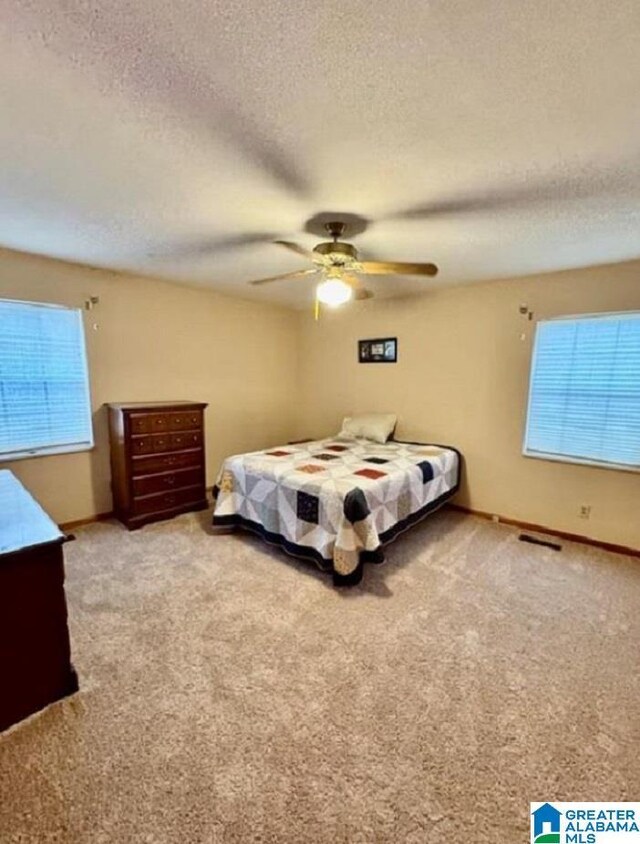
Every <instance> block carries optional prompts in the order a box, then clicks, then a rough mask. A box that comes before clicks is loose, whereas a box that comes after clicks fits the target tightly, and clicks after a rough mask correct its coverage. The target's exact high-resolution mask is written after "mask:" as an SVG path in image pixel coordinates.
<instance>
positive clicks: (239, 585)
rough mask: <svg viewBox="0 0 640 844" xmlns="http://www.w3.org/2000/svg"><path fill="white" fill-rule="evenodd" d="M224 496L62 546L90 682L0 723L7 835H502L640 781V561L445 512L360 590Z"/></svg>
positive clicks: (391, 554)
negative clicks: (223, 524)
mask: <svg viewBox="0 0 640 844" xmlns="http://www.w3.org/2000/svg"><path fill="white" fill-rule="evenodd" d="M208 518H209V516H208V514H199V515H197V516H196V515H188V516H183V517H180V518H178V519H176V520H174V521H172V522H165V523H163V524H158V525H155V526H151V527H147V528H145V529H143V530H141V531H139V532H136V533H128V532H127V531H126V530H124V529H123V528H121V527H120V526H119V525H117V524H115V523H113V524H111V523H109V524H101V525H94V526H92V527H89V528H85V529H82V530H79V531H77V537H78V538H77V541H76V542H75V543H72V544H70V545H69V546H67V561H68V562H67V592H68V601H69V609H70V621H71V630H72V637H73V649H74V660H75V664H76V667H77V669H78V673H79V675H80V683H81V689H82V690H81V692H80V693H79V694H78V695H76V696H75V697H74V698H72V699H70V700H68V701H66V702H64V703H62V704H57V705H55V706H53V707H50V708H49V709H48V710H47V711H45V712H44V713H43V714H41V715H39V716H36V717H35V718H33V719H30V720H29V721H27V722H25V723H23V724H22V725H20V726H18V727H17V728H14V729H13V730H11V731H10V732H9V733H7V734H5V735H4V736H3V737H2V738H0V789H1V800H0V841H2V842H3V844H7V842H18V841H20V842H47V841H56V842H73V844H84V842H87V844H100V843H101V842H110V844H113V842H147V844H164V842H167V844H168V843H169V842H171V844H174V843H177V842H185V844H198V842H243V844H246V842H263V844H266V843H267V842H285V843H286V842H296V844H298V843H299V842H312V844H313V842H320V843H321V842H331V844H340V842H348V843H349V844H358V842H363V844H365V843H366V844H371V843H372V842H394V844H395V842H398V843H399V844H418V842H419V844H424V842H432V841H436V840H437V841H438V842H446V844H457V842H460V844H462V843H463V842H464V844H468V842H473V844H484V842H491V843H492V844H494V842H496V841H500V842H514V843H515V842H519V841H525V840H528V837H527V836H528V811H529V801H530V800H546V799H550V800H571V799H575V800H624V799H638V795H639V794H640V760H639V758H638V747H639V746H640V694H639V688H638V674H639V671H638V669H639V667H640V665H639V663H640V658H639V650H638V643H639V641H640V636H639V634H640V614H639V612H638V608H639V606H640V564H639V562H638V561H637V560H633V559H631V558H626V557H622V556H615V555H609V554H606V553H601V552H598V551H596V550H594V549H590V548H585V547H582V546H579V545H571V544H568V543H566V544H565V546H564V550H563V551H562V553H556V552H554V551H551V550H545V549H544V548H538V547H534V546H531V545H525V544H523V543H520V542H518V541H517V531H515V530H513V529H510V528H507V527H503V526H500V525H494V524H491V523H489V522H485V521H482V520H479V519H476V518H473V517H469V516H465V515H462V514H459V513H454V512H450V511H441V512H440V513H437V514H435V515H433V516H432V517H431V518H430V519H428V520H427V521H425V522H424V523H423V524H421V525H419V526H417V527H416V528H414V529H413V530H412V531H411V532H409V533H408V534H406V535H405V536H403V537H402V538H401V539H399V540H398V541H397V542H396V543H394V544H393V545H392V546H390V548H389V549H388V563H387V564H386V565H385V566H383V567H380V568H377V567H374V566H371V567H369V568H368V569H367V571H366V574H365V580H364V582H363V583H362V585H361V586H359V587H356V588H355V589H353V590H350V591H336V590H335V589H334V588H333V587H332V585H331V580H330V578H327V577H325V576H323V575H321V574H320V573H317V572H316V570H315V569H314V568H312V567H310V566H307V565H306V564H304V563H298V562H296V561H294V560H291V559H290V558H287V557H284V556H282V555H281V553H280V552H278V551H275V550H273V549H270V548H269V547H267V546H265V545H263V544H262V543H260V542H259V541H258V540H257V539H254V538H251V537H247V536H243V535H241V534H239V535H231V536H222V537H212V536H210V535H208V533H207V530H208V529H207V527H206V525H207V523H208Z"/></svg>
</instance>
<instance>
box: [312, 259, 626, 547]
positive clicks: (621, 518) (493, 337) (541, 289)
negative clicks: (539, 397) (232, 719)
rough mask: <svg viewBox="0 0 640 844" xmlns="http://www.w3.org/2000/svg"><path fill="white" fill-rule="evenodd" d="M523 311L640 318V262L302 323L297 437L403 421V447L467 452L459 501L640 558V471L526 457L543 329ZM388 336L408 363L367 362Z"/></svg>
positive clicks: (373, 305)
mask: <svg viewBox="0 0 640 844" xmlns="http://www.w3.org/2000/svg"><path fill="white" fill-rule="evenodd" d="M390 283H392V282H390ZM520 304H526V305H528V306H529V307H530V308H531V309H532V310H533V311H534V314H535V318H536V319H542V318H545V317H551V316H556V315H559V314H574V313H589V312H600V311H616V310H628V309H639V308H640V262H633V263H627V264H618V265H614V266H603V267H597V268H592V269H589V270H577V271H570V272H563V273H557V274H553V275H541V276H539V277H531V278H526V279H515V280H507V281H494V282H490V283H483V284H476V285H470V286H466V287H457V288H452V289H449V290H446V291H444V290H439V291H436V292H433V293H429V294H426V295H424V296H421V297H419V298H412V299H405V300H385V301H381V300H377V301H376V300H372V301H368V302H362V303H358V304H354V305H352V306H349V307H347V308H344V309H342V310H339V311H336V312H333V313H330V314H329V315H327V316H326V317H323V318H322V320H321V321H320V322H319V323H317V324H314V322H313V320H312V318H311V317H310V316H309V314H307V313H305V314H300V316H299V331H300V350H301V369H300V405H299V406H300V415H299V420H298V434H299V435H300V436H304V435H308V436H315V435H325V434H329V433H330V432H334V431H337V430H338V428H339V425H340V420H341V418H342V417H343V416H344V415H348V414H349V413H358V412H366V411H372V412H376V411H379V412H384V411H388V412H393V413H397V414H398V417H399V424H398V429H397V432H396V435H397V437H398V438H400V439H402V438H405V439H410V440H411V439H415V440H423V441H424V440H426V441H433V442H440V443H451V444H452V445H455V446H457V447H458V448H459V449H460V450H461V451H462V452H463V454H464V456H465V459H466V480H465V484H464V489H463V491H462V493H461V496H460V499H459V501H460V503H463V504H466V505H467V506H470V507H473V508H474V509H477V510H483V511H488V512H491V513H497V514H500V515H503V516H507V517H511V518H516V519H520V520H523V521H528V522H533V523H536V524H541V525H545V526H547V527H551V528H555V529H558V530H564V531H569V532H572V533H578V534H582V535H586V536H590V537H593V538H596V539H599V540H602V541H605V542H613V543H618V544H623V545H628V546H630V547H634V548H638V549H640V474H637V473H629V472H622V471H614V470H611V469H602V468H594V467H590V466H578V465H571V464H566V463H554V462H551V461H544V460H537V459H531V458H525V457H523V456H522V455H521V447H522V437H523V426H524V421H525V409H526V400H527V390H528V378H529V362H530V356H531V347H532V338H533V330H534V326H535V322H527V320H526V317H523V316H521V315H520V313H519V312H518V308H519V305H520ZM384 336H397V337H398V342H399V361H398V363H397V364H395V365H373V364H358V363H357V360H356V358H357V351H356V348H357V342H356V341H357V340H358V339H361V338H366V337H384ZM582 504H589V505H591V507H592V511H591V518H590V519H589V520H588V521H587V520H584V519H581V518H579V517H578V508H579V507H580V505H582Z"/></svg>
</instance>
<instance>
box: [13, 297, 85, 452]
mask: <svg viewBox="0 0 640 844" xmlns="http://www.w3.org/2000/svg"><path fill="white" fill-rule="evenodd" d="M92 445H93V433H92V429H91V402H90V398H89V378H88V374H87V361H86V354H85V344H84V333H83V326H82V314H81V312H80V311H79V310H72V309H70V308H61V307H56V306H53V305H39V304H34V303H32V302H13V301H7V300H2V299H0V460H9V459H14V458H19V457H30V456H32V455H36V454H56V453H59V452H64V451H82V450H85V449H88V448H91V447H92Z"/></svg>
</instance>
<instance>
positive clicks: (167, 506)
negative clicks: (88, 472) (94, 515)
mask: <svg viewBox="0 0 640 844" xmlns="http://www.w3.org/2000/svg"><path fill="white" fill-rule="evenodd" d="M206 407H207V405H206V404H202V403H200V402H155V403H154V404H146V403H135V404H109V405H108V408H109V435H110V438H111V478H112V490H113V508H114V511H115V514H116V516H117V518H118V519H120V521H121V522H123V523H124V524H125V525H126V526H127V527H128V528H129V529H130V530H131V529H133V528H138V527H141V526H142V525H145V524H147V523H149V522H155V521H158V520H159V519H169V518H171V517H172V516H176V515H178V513H186V512H189V511H190V510H204V509H205V508H206V507H207V506H208V502H207V494H206V491H205V461H204V410H205V408H206Z"/></svg>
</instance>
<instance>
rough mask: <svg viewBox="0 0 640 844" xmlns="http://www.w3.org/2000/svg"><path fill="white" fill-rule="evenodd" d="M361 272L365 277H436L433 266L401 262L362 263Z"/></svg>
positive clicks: (435, 269) (435, 270)
mask: <svg viewBox="0 0 640 844" xmlns="http://www.w3.org/2000/svg"><path fill="white" fill-rule="evenodd" d="M360 266H361V267H362V270H361V272H363V273H366V274H367V275H436V273H437V272H438V268H437V267H436V265H435V264H409V263H405V262H402V261H362V263H361V264H360Z"/></svg>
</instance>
